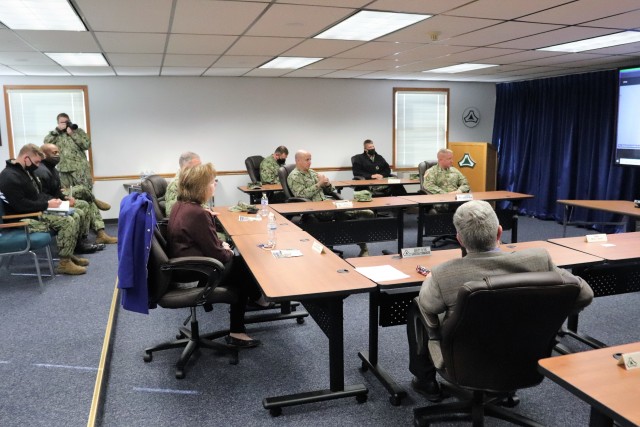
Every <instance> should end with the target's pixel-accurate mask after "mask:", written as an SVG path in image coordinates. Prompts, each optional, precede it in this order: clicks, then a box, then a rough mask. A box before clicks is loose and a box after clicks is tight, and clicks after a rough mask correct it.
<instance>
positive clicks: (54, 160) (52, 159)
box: [42, 156, 60, 167]
mask: <svg viewBox="0 0 640 427" xmlns="http://www.w3.org/2000/svg"><path fill="white" fill-rule="evenodd" d="M42 161H43V162H44V163H46V164H48V165H49V166H54V167H55V165H57V164H58V163H60V156H51V157H47V158H46V159H43V160H42Z"/></svg>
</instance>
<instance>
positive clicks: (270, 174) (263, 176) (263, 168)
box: [260, 154, 280, 184]
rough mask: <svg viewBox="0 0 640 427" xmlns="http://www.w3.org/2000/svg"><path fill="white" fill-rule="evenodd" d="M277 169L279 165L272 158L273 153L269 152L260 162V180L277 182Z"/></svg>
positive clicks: (266, 182)
mask: <svg viewBox="0 0 640 427" xmlns="http://www.w3.org/2000/svg"><path fill="white" fill-rule="evenodd" d="M278 169H280V165H279V164H278V162H277V161H276V159H274V158H273V155H272V154H269V155H268V156H267V157H265V158H264V160H262V162H260V181H261V182H262V183H263V184H277V183H278V182H279V179H278Z"/></svg>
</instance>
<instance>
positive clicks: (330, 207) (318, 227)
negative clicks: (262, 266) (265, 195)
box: [269, 197, 417, 252]
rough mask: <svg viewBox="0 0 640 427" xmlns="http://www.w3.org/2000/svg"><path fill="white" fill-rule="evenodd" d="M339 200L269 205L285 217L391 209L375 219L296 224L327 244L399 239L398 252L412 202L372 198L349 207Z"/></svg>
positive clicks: (392, 198) (355, 202)
mask: <svg viewBox="0 0 640 427" xmlns="http://www.w3.org/2000/svg"><path fill="white" fill-rule="evenodd" d="M339 202H343V201H341V200H322V201H319V202H300V203H277V204H271V205H269V207H270V208H271V209H274V210H275V211H276V212H278V213H280V214H281V215H284V216H294V215H305V214H307V215H309V214H317V213H324V212H328V213H339V212H345V211H353V210H364V209H370V210H373V211H390V210H391V211H393V212H394V213H395V217H382V216H376V217H374V218H366V219H357V220H347V221H301V222H300V223H299V224H298V225H299V226H300V228H302V229H303V230H305V231H307V232H308V233H309V234H311V235H312V236H314V237H315V238H316V239H318V240H319V241H320V242H322V243H323V244H324V245H326V246H334V245H346V244H351V243H364V242H380V241H388V240H396V239H397V240H398V252H399V251H400V250H401V249H402V247H403V245H404V209H406V208H410V207H415V206H417V204H416V203H415V202H412V201H409V200H407V199H405V198H402V197H374V198H373V199H371V201H369V202H358V201H355V200H354V201H352V202H351V205H350V206H344V207H340V206H339V205H338V203H339Z"/></svg>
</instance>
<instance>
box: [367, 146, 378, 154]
mask: <svg viewBox="0 0 640 427" xmlns="http://www.w3.org/2000/svg"><path fill="white" fill-rule="evenodd" d="M367 154H368V155H370V156H375V155H376V154H378V153H376V149H375V148H374V149H373V150H367Z"/></svg>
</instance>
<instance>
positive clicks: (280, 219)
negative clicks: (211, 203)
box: [214, 206, 300, 236]
mask: <svg viewBox="0 0 640 427" xmlns="http://www.w3.org/2000/svg"><path fill="white" fill-rule="evenodd" d="M268 211H269V212H271V213H273V215H274V216H275V219H276V224H277V225H278V229H277V231H276V232H277V233H283V232H284V233H286V232H289V231H300V227H298V226H297V225H295V224H294V223H292V222H291V221H289V220H288V219H286V218H285V217H284V216H282V215H281V214H279V213H278V212H277V211H276V210H274V209H272V208H271V207H268ZM214 212H215V213H216V219H217V221H218V222H219V223H220V224H221V225H222V227H223V228H224V230H225V231H226V232H227V234H228V235H229V236H237V235H241V234H261V233H266V232H267V222H268V217H263V216H261V215H260V212H259V211H258V213H254V214H250V213H247V212H237V211H230V210H229V206H220V207H218V206H216V207H215V208H214ZM258 218H260V220H257V219H258Z"/></svg>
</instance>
